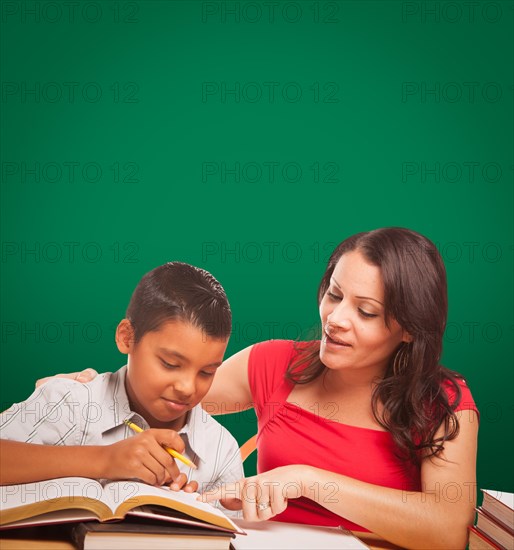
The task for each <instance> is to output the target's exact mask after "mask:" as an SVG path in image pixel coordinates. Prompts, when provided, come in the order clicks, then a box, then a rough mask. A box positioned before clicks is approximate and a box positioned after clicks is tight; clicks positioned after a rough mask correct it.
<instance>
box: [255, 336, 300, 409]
mask: <svg viewBox="0 0 514 550" xmlns="http://www.w3.org/2000/svg"><path fill="white" fill-rule="evenodd" d="M304 344H305V342H296V341H295V340H266V341H264V342H259V343H258V344H254V345H253V346H252V349H251V351H250V356H249V359H248V380H249V382H250V388H251V390H252V394H253V396H254V399H255V401H256V402H260V401H263V402H265V401H266V400H267V399H268V398H269V396H270V395H271V394H272V393H273V392H274V391H275V390H276V389H277V388H278V387H279V386H280V384H282V382H283V381H284V374H285V372H286V370H287V367H288V366H289V365H290V364H291V362H292V361H293V360H294V358H295V357H296V355H297V354H298V353H299V351H300V350H301V349H302V348H303V347H304Z"/></svg>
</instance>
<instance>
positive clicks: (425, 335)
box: [286, 227, 462, 464]
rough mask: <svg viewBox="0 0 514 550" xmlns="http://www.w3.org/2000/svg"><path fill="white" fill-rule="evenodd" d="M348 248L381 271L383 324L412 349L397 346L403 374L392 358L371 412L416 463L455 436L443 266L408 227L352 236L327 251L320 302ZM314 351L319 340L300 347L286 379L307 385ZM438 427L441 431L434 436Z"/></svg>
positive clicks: (320, 368) (316, 360)
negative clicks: (398, 330)
mask: <svg viewBox="0 0 514 550" xmlns="http://www.w3.org/2000/svg"><path fill="white" fill-rule="evenodd" d="M353 250H359V251H360V252H361V253H362V254H363V256H364V257H365V258H366V260H367V261H368V262H369V263H371V264H372V265H375V266H377V267H379V268H380V270H381V274H382V279H383V284H384V289H385V296H384V299H385V302H384V309H385V321H386V325H388V323H389V321H390V320H391V319H395V320H396V321H397V322H398V323H399V324H400V326H401V327H402V328H403V329H405V330H406V331H407V332H408V333H409V334H410V335H411V336H412V337H413V340H412V342H411V343H409V344H405V343H403V344H401V346H407V347H406V349H405V350H404V353H405V352H407V353H406V356H407V357H408V361H407V364H406V365H405V368H403V369H401V372H395V369H394V368H393V363H394V357H395V354H393V356H392V357H391V359H390V361H389V365H388V367H387V370H386V372H385V375H384V377H383V378H382V379H381V380H378V381H377V383H376V386H375V388H374V390H373V397H372V410H373V414H374V416H375V419H376V420H377V422H378V423H379V424H380V425H381V426H382V427H383V428H384V429H386V430H387V431H389V432H390V433H391V435H392V437H393V439H394V441H395V443H396V445H397V447H398V453H399V454H400V455H401V456H403V457H404V458H408V459H410V460H412V461H413V462H415V463H417V464H419V463H420V460H421V457H427V456H434V455H438V454H440V453H441V451H442V450H443V449H444V443H445V441H449V440H451V439H454V438H455V437H456V436H457V434H458V432H459V423H458V421H457V418H456V416H455V412H454V411H455V408H456V407H457V405H458V403H459V402H460V397H461V392H460V388H459V385H458V383H457V379H458V378H462V377H461V376H460V375H458V374H457V373H455V372H452V371H450V370H448V369H446V368H445V367H443V366H442V365H441V364H440V363H439V361H440V359H441V354H442V347H443V345H442V343H443V334H444V330H445V327H446V318H447V311H448V300H447V285H446V270H445V268H444V264H443V260H442V258H441V255H440V254H439V252H438V251H437V249H436V247H435V245H434V244H433V243H432V242H431V241H429V240H428V239H427V238H426V237H423V236H422V235H420V234H419V233H416V232H414V231H411V230H409V229H404V228H398V227H388V228H383V229H377V230H375V231H370V232H367V233H358V234H357V235H353V236H352V237H350V238H348V239H346V240H344V241H343V242H342V243H341V244H339V245H338V246H337V248H336V249H335V250H334V252H333V253H332V256H331V257H330V260H329V262H328V266H327V269H326V271H325V274H324V275H323V278H322V279H321V283H320V285H319V289H318V304H320V303H321V300H322V299H323V296H324V295H325V293H326V291H327V289H328V287H329V284H330V277H331V276H332V273H333V272H334V269H335V266H336V264H337V262H338V261H339V259H340V258H341V256H342V255H343V254H345V253H347V252H351V251H353ZM401 346H400V347H401ZM319 348H320V342H319V341H313V342H311V343H309V344H308V345H307V346H305V345H302V347H301V349H300V348H299V349H298V354H297V356H296V359H295V360H294V361H293V362H292V364H291V365H289V367H288V370H287V372H286V377H287V378H288V379H289V380H291V381H292V382H294V383H296V384H305V383H308V382H311V381H312V380H314V379H315V378H317V377H318V376H321V375H322V374H323V373H324V372H325V370H326V367H325V365H324V364H323V363H322V362H321V360H320V357H319ZM444 381H448V383H449V384H451V386H453V388H454V390H455V394H456V399H455V400H453V402H452V403H450V402H449V400H448V396H447V393H446V391H445V390H444V388H443V386H442V383H443V382H444ZM379 403H380V404H381V405H382V412H381V413H380V414H379V413H378V404H379ZM441 424H443V425H444V433H443V435H442V436H441V437H436V432H437V431H438V429H439V427H440V426H441Z"/></svg>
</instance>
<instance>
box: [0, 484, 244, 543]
mask: <svg viewBox="0 0 514 550" xmlns="http://www.w3.org/2000/svg"><path fill="white" fill-rule="evenodd" d="M197 496H198V494H197V493H185V492H183V491H180V492H176V491H172V490H171V489H169V488H167V487H153V486H151V485H146V484H144V483H138V482H136V481H113V482H110V483H107V484H105V485H102V484H101V483H100V482H98V481H96V480H94V479H87V478H83V477H63V478H58V479H52V480H49V481H40V482H37V483H26V484H23V485H6V486H2V487H0V529H6V528H12V527H22V526H23V527H25V526H28V525H44V524H51V523H64V522H75V521H85V520H91V519H97V520H98V521H101V522H105V521H111V520H120V519H123V518H124V517H125V516H127V515H128V516H138V517H144V518H149V519H155V520H162V521H168V522H175V523H182V524H186V525H196V526H201V527H204V528H211V529H215V530H223V531H228V532H231V533H241V534H244V531H243V530H242V529H240V528H239V527H238V526H237V525H236V524H235V523H234V522H233V521H232V520H231V519H230V518H228V517H227V516H226V515H225V514H224V513H223V512H222V511H221V510H219V509H217V508H214V507H213V506H211V505H210V504H206V503H204V502H200V501H198V500H196V498H197Z"/></svg>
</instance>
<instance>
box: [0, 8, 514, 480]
mask: <svg viewBox="0 0 514 550" xmlns="http://www.w3.org/2000/svg"><path fill="white" fill-rule="evenodd" d="M0 7H1V46H2V51H1V81H2V97H1V109H2V113H1V114H2V116H1V125H2V126H1V137H2V140H1V170H2V174H1V175H2V179H1V199H2V201H1V202H2V206H1V209H2V210H1V214H2V216H1V217H2V219H1V239H2V257H1V267H2V279H1V326H2V355H1V386H0V387H1V403H2V407H6V406H8V405H10V404H11V403H12V402H14V401H19V400H22V399H24V398H25V397H26V396H27V395H28V394H29V393H30V392H31V391H32V388H33V382H34V380H35V379H36V378H37V377H40V376H42V375H46V374H49V373H54V372H61V371H69V370H75V369H82V368H84V367H87V366H92V367H94V368H96V369H97V370H99V371H109V370H111V371H112V370H116V369H117V368H118V367H120V366H121V365H122V364H123V356H121V355H120V354H119V353H118V352H117V350H116V348H115V345H114V341H113V335H114V327H115V326H116V324H117V322H118V321H119V320H120V319H121V318H122V317H123V315H124V311H125V307H126V305H127V303H128V299H129V297H130V294H131V292H132V290H133V288H134V286H135V284H136V283H137V281H138V280H139V279H140V277H141V276H142V275H143V274H144V273H145V272H147V271H149V270H150V269H152V268H153V267H155V266H157V265H159V264H161V263H163V262H165V261H168V260H182V261H186V262H190V263H193V264H195V265H198V266H201V267H204V268H206V269H208V270H210V271H212V273H213V274H214V275H215V276H216V277H217V278H219V280H220V281H221V282H222V283H223V284H224V286H225V288H226V291H227V293H228V296H229V299H230V301H231V303H232V307H233V313H234V331H233V335H232V339H231V342H230V345H229V349H228V353H229V354H232V353H234V352H236V351H238V350H239V349H241V348H243V347H245V346H247V345H250V344H252V343H254V342H257V341H259V340H264V339H267V338H297V337H300V336H301V335H302V334H305V333H309V332H310V331H312V330H314V327H316V325H317V322H318V311H317V303H316V290H317V285H318V282H319V279H320V277H321V275H322V273H323V270H324V266H325V262H326V260H327V258H328V256H329V254H330V252H331V250H332V249H333V247H334V246H335V244H337V243H338V242H340V241H341V240H342V239H343V238H345V237H347V236H349V235H351V234H353V233H356V232H358V231H362V230H369V229H373V228H377V227H381V226H389V225H396V226H405V227H409V228H412V229H414V230H417V231H419V232H421V233H423V234H425V235H427V236H428V237H429V238H430V239H432V240H433V241H434V242H435V243H436V244H437V246H438V248H439V250H440V251H441V253H442V255H443V257H444V259H445V262H446V267H447V270H448V279H449V299H450V312H449V323H448V330H447V333H446V342H445V351H444V363H445V364H446V365H447V366H448V367H450V368H452V369H454V370H457V371H459V372H461V373H462V374H464V375H465V376H466V377H467V379H468V382H469V385H470V387H471V389H472V391H473V394H474V396H475V398H476V401H477V403H478V405H479V408H480V410H481V427H480V449H479V464H478V477H479V486H481V487H498V488H503V489H506V490H510V491H513V490H514V475H513V474H514V472H513V469H512V463H511V458H512V456H513V439H512V428H513V413H514V407H513V405H514V401H513V391H514V374H513V369H512V365H513V346H512V336H513V318H512V312H513V287H512V260H513V208H512V206H513V154H512V152H513V88H512V66H513V51H514V48H513V33H512V16H513V11H512V10H513V3H512V2H511V1H497V2H489V1H488V2H485V1H476V2H460V1H457V2H455V1H454V2H445V1H440V2H425V1H412V2H397V1H366V0H365V1H324V0H295V1H290V2H286V1H277V2H265V1H261V0H255V1H244V0H240V1H238V2H231V1H210V2H203V1H177V0H173V1H165V0H160V1H159V0H144V1H135V2H132V1H123V0H120V1H117V0H103V1H101V0H96V1H95V0H93V1H87V0H84V1H81V2H67V1H59V0H54V1H46V0H41V1H15V0H13V1H7V0H4V1H3V2H2V3H1V6H0ZM222 421H223V422H224V423H225V424H226V425H227V426H228V427H229V428H230V429H231V430H232V431H233V432H234V434H235V435H236V437H237V438H238V440H239V441H240V442H242V441H243V440H244V439H245V438H246V437H247V436H249V435H251V434H252V433H253V432H254V431H255V419H254V416H253V414H245V415H243V416H242V417H233V418H230V417H226V418H223V420H222ZM254 467H255V466H254V465H253V464H250V465H249V467H248V469H249V471H252V469H254Z"/></svg>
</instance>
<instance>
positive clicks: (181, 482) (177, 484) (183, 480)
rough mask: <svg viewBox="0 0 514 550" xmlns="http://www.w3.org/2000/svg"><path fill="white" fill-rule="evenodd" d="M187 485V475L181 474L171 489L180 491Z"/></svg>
mask: <svg viewBox="0 0 514 550" xmlns="http://www.w3.org/2000/svg"><path fill="white" fill-rule="evenodd" d="M186 483H187V476H186V474H182V473H181V474H179V475H178V477H176V478H175V479H174V480H173V483H172V484H171V485H170V489H173V491H180V489H182V488H183V486H184V485H185V484H186Z"/></svg>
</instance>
